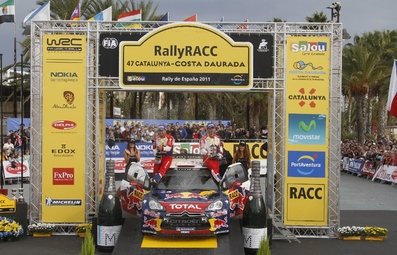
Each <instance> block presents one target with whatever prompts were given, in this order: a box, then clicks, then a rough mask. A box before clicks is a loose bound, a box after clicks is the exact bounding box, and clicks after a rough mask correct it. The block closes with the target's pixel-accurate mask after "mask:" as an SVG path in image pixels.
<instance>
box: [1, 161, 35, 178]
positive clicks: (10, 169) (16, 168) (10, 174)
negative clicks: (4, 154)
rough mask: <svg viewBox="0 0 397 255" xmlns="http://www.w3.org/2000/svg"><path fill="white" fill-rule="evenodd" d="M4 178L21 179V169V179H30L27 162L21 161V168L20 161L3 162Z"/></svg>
mask: <svg viewBox="0 0 397 255" xmlns="http://www.w3.org/2000/svg"><path fill="white" fill-rule="evenodd" d="M3 168H4V178H6V179H9V178H21V169H23V177H30V168H29V160H25V158H24V161H23V168H22V167H21V159H20V158H19V159H16V160H15V161H8V160H7V161H3Z"/></svg>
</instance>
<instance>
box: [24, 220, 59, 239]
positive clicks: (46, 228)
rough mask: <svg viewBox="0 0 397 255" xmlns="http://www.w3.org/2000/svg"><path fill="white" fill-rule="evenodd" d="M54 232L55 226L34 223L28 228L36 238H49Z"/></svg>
mask: <svg viewBox="0 0 397 255" xmlns="http://www.w3.org/2000/svg"><path fill="white" fill-rule="evenodd" d="M54 230H55V225H54V224H47V223H34V224H31V225H29V226H28V232H29V233H30V234H31V235H33V236H34V237H49V236H51V235H52V232H54Z"/></svg>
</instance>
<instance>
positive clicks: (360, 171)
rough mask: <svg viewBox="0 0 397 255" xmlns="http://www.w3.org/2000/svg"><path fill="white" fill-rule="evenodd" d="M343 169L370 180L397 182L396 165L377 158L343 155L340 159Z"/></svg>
mask: <svg viewBox="0 0 397 255" xmlns="http://www.w3.org/2000/svg"><path fill="white" fill-rule="evenodd" d="M341 169H342V170H343V171H346V172H349V173H352V174H356V175H357V176H364V177H367V178H368V179H371V180H372V181H377V180H378V181H383V182H387V183H391V184H393V185H394V184H396V183H397V166H395V165H386V164H383V162H382V161H379V160H366V159H354V158H348V157H344V158H343V159H342V168H341Z"/></svg>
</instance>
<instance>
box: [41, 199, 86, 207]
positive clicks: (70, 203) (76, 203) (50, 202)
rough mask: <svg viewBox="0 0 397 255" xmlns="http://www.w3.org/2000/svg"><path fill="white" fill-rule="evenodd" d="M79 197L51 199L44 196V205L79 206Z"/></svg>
mask: <svg viewBox="0 0 397 255" xmlns="http://www.w3.org/2000/svg"><path fill="white" fill-rule="evenodd" d="M81 204H82V203H81V199H53V198H50V197H46V198H45V205H46V206H57V205H60V206H61V205H67V206H81Z"/></svg>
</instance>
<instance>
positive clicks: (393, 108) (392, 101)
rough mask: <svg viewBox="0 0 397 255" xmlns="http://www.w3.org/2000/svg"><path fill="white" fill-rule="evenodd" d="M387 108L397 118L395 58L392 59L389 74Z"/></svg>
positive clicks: (396, 65) (396, 68) (396, 66)
mask: <svg viewBox="0 0 397 255" xmlns="http://www.w3.org/2000/svg"><path fill="white" fill-rule="evenodd" d="M386 108H387V110H388V111H389V112H390V114H391V115H393V116H394V117H396V118H397V60H396V59H395V60H394V64H393V69H392V71H391V75H390V85H389V96H388V98H387V104H386Z"/></svg>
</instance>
